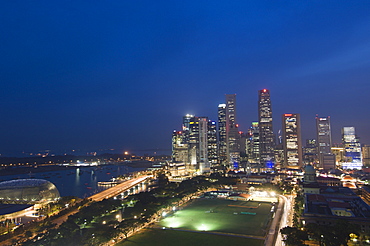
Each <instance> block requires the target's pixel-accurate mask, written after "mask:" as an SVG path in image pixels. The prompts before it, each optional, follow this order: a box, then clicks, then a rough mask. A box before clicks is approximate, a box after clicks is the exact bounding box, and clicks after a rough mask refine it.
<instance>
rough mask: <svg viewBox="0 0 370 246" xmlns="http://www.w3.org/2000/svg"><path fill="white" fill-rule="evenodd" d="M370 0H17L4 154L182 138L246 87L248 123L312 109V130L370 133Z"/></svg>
mask: <svg viewBox="0 0 370 246" xmlns="http://www.w3.org/2000/svg"><path fill="white" fill-rule="evenodd" d="M369 10H370V4H369V2H368V1H357V0H356V1H351V2H340V3H338V2H336V1H327V2H296V1H288V2H284V3H276V2H275V1H261V2H258V3H250V2H232V3H226V2H222V1H214V2H212V4H209V2H203V1H190V2H186V3H173V2H165V1H163V2H157V3H153V2H150V1H144V2H141V3H134V2H133V3H127V2H126V3H123V2H120V1H112V2H110V3H95V4H85V3H84V2H81V1H76V2H73V3H59V2H42V1H41V2H35V3H24V2H22V3H20V2H18V1H12V2H6V3H3V6H2V8H1V10H0V13H1V15H0V16H1V18H2V25H1V27H0V28H1V30H2V33H4V34H6V35H2V37H1V38H0V42H1V43H2V44H3V45H2V46H1V47H0V50H1V52H2V56H0V63H1V64H2V70H3V72H2V73H1V75H0V81H1V83H2V85H3V86H2V93H1V95H2V96H1V98H0V100H1V104H0V105H1V107H0V114H1V116H2V123H1V130H0V138H1V140H2V141H1V144H0V154H1V155H2V156H15V155H21V153H22V151H25V152H37V151H44V150H46V149H49V150H51V151H53V152H56V153H63V152H64V151H68V150H72V149H80V150H81V151H82V152H83V151H98V150H99V149H104V150H109V149H115V150H118V151H125V150H127V151H133V152H135V151H137V152H138V151H139V150H148V151H147V152H148V153H153V152H155V150H156V149H158V150H166V149H167V150H169V151H168V153H169V152H170V149H171V141H170V140H169V139H170V138H171V131H172V130H173V129H176V128H178V126H179V125H180V124H181V121H179V119H180V118H181V117H183V116H184V115H186V114H192V115H197V116H206V117H208V119H210V120H215V121H217V105H219V104H220V103H224V97H225V94H237V110H238V112H237V117H238V119H237V123H238V124H239V129H240V130H241V131H244V132H247V130H248V128H249V127H250V125H251V123H252V122H254V121H258V110H257V103H258V95H257V91H258V90H261V89H264V88H266V89H268V90H269V91H270V92H271V101H272V112H273V117H272V118H273V122H274V124H273V130H274V133H275V134H276V133H277V132H278V131H279V130H280V129H282V126H281V122H280V121H281V115H282V114H286V113H287V114H289V113H294V114H295V113H297V114H300V117H301V119H300V121H301V129H302V142H303V143H304V142H305V140H306V139H311V138H315V137H316V124H315V116H316V115H319V116H320V117H321V116H323V117H327V116H330V123H331V137H332V143H340V142H341V129H342V128H343V127H347V126H353V127H355V128H356V135H357V136H358V137H359V138H360V143H361V144H370V133H369V131H368V130H367V128H368V125H369V121H370V117H369V114H368V113H367V112H368V111H369V110H368V108H367V105H369V98H368V97H367V92H368V91H369V90H370V84H369V83H368V78H369V77H370V71H369V69H368V67H369V65H370V49H369V47H370V34H369V32H368V31H367V30H369V28H370V17H369V16H368V13H369Z"/></svg>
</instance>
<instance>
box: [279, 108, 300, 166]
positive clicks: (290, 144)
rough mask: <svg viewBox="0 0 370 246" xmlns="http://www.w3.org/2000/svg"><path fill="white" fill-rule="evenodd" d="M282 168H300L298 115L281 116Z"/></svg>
mask: <svg viewBox="0 0 370 246" xmlns="http://www.w3.org/2000/svg"><path fill="white" fill-rule="evenodd" d="M282 120H283V124H282V126H283V146H284V167H287V168H297V169H298V168H301V167H302V166H303V165H302V142H301V125H300V115H299V114H283V116H282Z"/></svg>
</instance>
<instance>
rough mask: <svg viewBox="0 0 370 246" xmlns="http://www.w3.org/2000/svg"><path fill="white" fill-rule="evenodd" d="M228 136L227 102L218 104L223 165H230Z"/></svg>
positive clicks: (219, 144) (219, 146)
mask: <svg viewBox="0 0 370 246" xmlns="http://www.w3.org/2000/svg"><path fill="white" fill-rule="evenodd" d="M226 139H227V136H226V104H224V103H222V104H219V105H218V160H219V163H220V164H222V165H228V158H227V140H226Z"/></svg>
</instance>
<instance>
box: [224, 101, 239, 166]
mask: <svg viewBox="0 0 370 246" xmlns="http://www.w3.org/2000/svg"><path fill="white" fill-rule="evenodd" d="M225 97H226V141H227V158H228V162H229V163H230V164H232V165H234V164H235V163H236V164H237V163H238V162H239V159H240V148H239V130H238V124H237V123H236V122H237V121H236V94H226V96H225Z"/></svg>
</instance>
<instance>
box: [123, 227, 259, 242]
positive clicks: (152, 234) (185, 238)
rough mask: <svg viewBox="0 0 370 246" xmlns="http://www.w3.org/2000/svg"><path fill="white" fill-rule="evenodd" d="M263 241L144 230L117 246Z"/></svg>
mask: <svg viewBox="0 0 370 246" xmlns="http://www.w3.org/2000/svg"><path fill="white" fill-rule="evenodd" d="M263 243H264V241H263V240H258V239H249V238H240V237H230V236H219V235H212V234H207V233H197V232H184V231H175V230H161V229H146V230H144V231H143V232H142V233H140V234H138V235H135V236H133V237H130V238H129V239H128V240H125V241H123V242H121V243H118V244H117V245H118V246H171V245H176V246H190V245H191V246H197V245H202V246H205V245H212V246H225V245H233V246H239V245H243V246H246V245H247V246H263Z"/></svg>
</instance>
